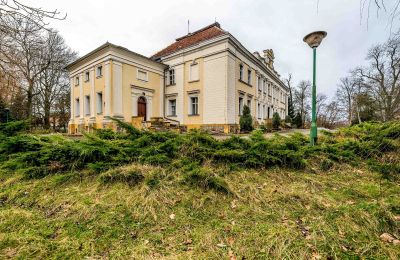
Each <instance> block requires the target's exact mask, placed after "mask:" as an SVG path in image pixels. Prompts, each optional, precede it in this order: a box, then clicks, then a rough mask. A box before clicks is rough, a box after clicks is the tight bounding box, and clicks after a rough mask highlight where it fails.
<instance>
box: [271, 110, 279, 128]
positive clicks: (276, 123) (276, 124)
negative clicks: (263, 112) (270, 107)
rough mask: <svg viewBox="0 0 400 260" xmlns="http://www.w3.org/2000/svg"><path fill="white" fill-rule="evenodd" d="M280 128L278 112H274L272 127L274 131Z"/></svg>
mask: <svg viewBox="0 0 400 260" xmlns="http://www.w3.org/2000/svg"><path fill="white" fill-rule="evenodd" d="M280 126H281V117H280V116H279V114H278V112H275V113H274V114H273V115H272V127H273V128H274V129H279V127H280Z"/></svg>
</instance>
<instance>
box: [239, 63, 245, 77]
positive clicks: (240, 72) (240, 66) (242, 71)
mask: <svg viewBox="0 0 400 260" xmlns="http://www.w3.org/2000/svg"><path fill="white" fill-rule="evenodd" d="M243 76H244V66H243V64H240V65H239V79H240V80H241V81H243Z"/></svg>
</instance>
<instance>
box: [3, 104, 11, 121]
mask: <svg viewBox="0 0 400 260" xmlns="http://www.w3.org/2000/svg"><path fill="white" fill-rule="evenodd" d="M4 110H5V111H6V122H7V123H8V114H9V113H10V109H9V108H8V107H6V108H4Z"/></svg>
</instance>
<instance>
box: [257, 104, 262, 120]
mask: <svg viewBox="0 0 400 260" xmlns="http://www.w3.org/2000/svg"><path fill="white" fill-rule="evenodd" d="M257 117H258V119H261V105H260V103H257Z"/></svg>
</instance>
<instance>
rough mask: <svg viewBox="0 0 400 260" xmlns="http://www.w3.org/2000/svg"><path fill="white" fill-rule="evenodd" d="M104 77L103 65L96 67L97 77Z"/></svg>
mask: <svg viewBox="0 0 400 260" xmlns="http://www.w3.org/2000/svg"><path fill="white" fill-rule="evenodd" d="M102 76H103V65H97V66H96V77H97V78H100V77H102Z"/></svg>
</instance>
